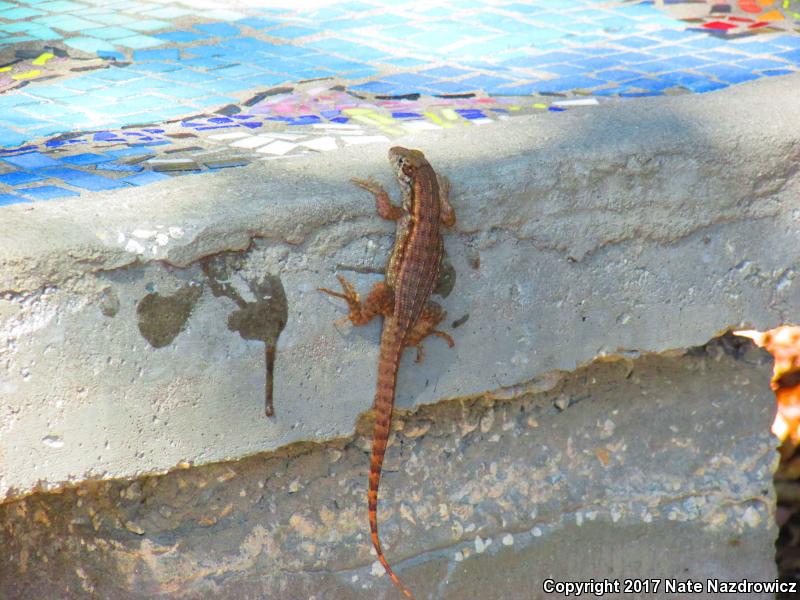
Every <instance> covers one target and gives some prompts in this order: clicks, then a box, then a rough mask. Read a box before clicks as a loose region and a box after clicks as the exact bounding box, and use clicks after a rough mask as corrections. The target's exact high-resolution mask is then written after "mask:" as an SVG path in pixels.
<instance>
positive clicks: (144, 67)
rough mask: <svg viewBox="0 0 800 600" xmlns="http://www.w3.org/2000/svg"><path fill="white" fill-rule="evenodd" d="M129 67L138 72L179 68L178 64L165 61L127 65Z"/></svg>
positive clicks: (166, 70) (155, 71)
mask: <svg viewBox="0 0 800 600" xmlns="http://www.w3.org/2000/svg"><path fill="white" fill-rule="evenodd" d="M128 68H129V69H134V70H136V71H139V72H143V71H144V72H150V73H167V72H169V71H177V70H179V69H180V68H181V66H180V65H177V64H174V63H165V62H158V61H156V62H145V63H142V64H138V65H132V66H130V67H128Z"/></svg>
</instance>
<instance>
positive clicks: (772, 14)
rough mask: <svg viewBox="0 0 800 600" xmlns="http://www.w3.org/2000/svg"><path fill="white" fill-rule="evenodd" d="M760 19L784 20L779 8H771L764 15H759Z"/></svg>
mask: <svg viewBox="0 0 800 600" xmlns="http://www.w3.org/2000/svg"><path fill="white" fill-rule="evenodd" d="M758 20H759V21H783V15H782V14H781V12H780V11H779V10H771V11H769V12H768V13H764V14H763V15H758Z"/></svg>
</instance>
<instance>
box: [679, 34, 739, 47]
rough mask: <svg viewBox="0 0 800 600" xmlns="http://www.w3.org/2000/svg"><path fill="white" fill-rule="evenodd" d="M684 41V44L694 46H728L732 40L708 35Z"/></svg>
mask: <svg viewBox="0 0 800 600" xmlns="http://www.w3.org/2000/svg"><path fill="white" fill-rule="evenodd" d="M683 43H684V45H686V46H691V47H692V48H719V47H720V46H727V45H728V44H729V43H730V42H727V41H726V40H721V39H719V38H717V37H714V36H710V35H707V36H704V37H701V38H697V39H694V40H688V41H686V42H683Z"/></svg>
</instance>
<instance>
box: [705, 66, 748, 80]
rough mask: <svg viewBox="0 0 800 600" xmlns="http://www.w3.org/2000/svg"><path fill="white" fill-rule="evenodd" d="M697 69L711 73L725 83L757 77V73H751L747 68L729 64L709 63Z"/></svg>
mask: <svg viewBox="0 0 800 600" xmlns="http://www.w3.org/2000/svg"><path fill="white" fill-rule="evenodd" d="M698 70H699V71H701V72H703V73H706V74H708V75H713V76H714V77H716V78H717V79H719V80H720V81H724V82H726V83H741V82H743V81H750V80H751V79H758V75H756V74H754V73H751V72H750V71H748V70H747V69H740V68H739V67H733V66H730V65H710V66H706V67H701V68H700V69H698Z"/></svg>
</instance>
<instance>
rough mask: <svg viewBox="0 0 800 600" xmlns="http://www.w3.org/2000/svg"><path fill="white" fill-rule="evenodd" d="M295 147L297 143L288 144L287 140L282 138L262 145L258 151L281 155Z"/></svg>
mask: <svg viewBox="0 0 800 600" xmlns="http://www.w3.org/2000/svg"><path fill="white" fill-rule="evenodd" d="M296 147H297V144H290V143H289V142H284V141H283V140H275V141H274V142H272V143H271V144H270V145H269V146H264V147H263V148H259V149H258V152H263V153H264V154H275V155H278V156H281V155H284V154H286V153H287V152H289V150H292V149H294V148H296Z"/></svg>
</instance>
